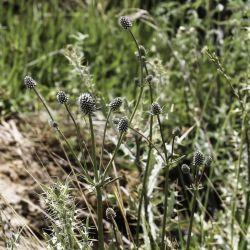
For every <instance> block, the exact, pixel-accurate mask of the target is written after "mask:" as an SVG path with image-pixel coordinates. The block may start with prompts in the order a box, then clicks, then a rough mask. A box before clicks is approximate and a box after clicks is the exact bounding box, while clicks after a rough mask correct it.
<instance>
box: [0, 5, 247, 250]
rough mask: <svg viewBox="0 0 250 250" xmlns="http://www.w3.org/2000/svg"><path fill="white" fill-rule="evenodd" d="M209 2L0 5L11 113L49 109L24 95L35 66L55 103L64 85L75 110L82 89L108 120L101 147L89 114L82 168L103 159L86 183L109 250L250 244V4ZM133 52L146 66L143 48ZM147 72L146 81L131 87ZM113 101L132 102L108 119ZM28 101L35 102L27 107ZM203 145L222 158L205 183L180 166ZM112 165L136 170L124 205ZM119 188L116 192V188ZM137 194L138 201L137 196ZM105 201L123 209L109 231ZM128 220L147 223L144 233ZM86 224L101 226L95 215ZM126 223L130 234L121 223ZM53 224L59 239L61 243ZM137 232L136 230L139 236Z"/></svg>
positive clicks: (6, 110) (202, 175) (6, 112)
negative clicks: (126, 20) (127, 19)
mask: <svg viewBox="0 0 250 250" xmlns="http://www.w3.org/2000/svg"><path fill="white" fill-rule="evenodd" d="M209 3H210V4H208V3H207V2H206V4H204V2H203V1H194V2H193V3H189V2H185V1H184V3H183V4H181V3H179V1H167V2H164V3H157V4H156V5H155V6H153V7H151V8H150V9H149V12H148V13H144V14H143V13H141V12H139V11H138V10H136V9H132V8H130V9H128V8H126V9H125V10H124V12H122V11H121V10H122V9H123V8H125V7H127V6H130V4H133V6H134V7H138V6H139V2H137V1H124V5H123V4H120V5H115V4H114V3H113V2H112V1H107V4H105V3H104V2H101V3H100V4H99V5H98V8H93V5H91V4H90V5H87V4H82V3H78V2H77V1H76V2H75V3H74V4H72V5H71V4H70V3H65V4H61V5H60V4H59V3H58V2H57V1H53V2H51V3H44V4H40V5H39V4H36V3H35V2H32V1H31V4H30V6H29V8H27V2H26V1H20V3H18V4H15V2H14V1H8V2H6V3H5V4H2V5H1V7H0V13H1V14H2V15H0V16H1V29H0V33H1V34H0V35H1V38H0V45H1V47H2V48H5V49H4V50H2V52H1V57H0V67H1V68H0V69H1V72H3V74H2V76H1V81H0V84H1V87H2V90H1V91H3V90H6V91H5V92H4V93H2V96H3V98H2V100H1V103H0V105H1V108H0V112H1V115H2V119H5V118H6V117H9V116H10V115H14V114H15V113H16V114H17V115H18V114H19V112H25V111H28V110H29V109H31V110H33V111H35V110H37V109H38V108H39V107H40V106H39V104H37V102H34V101H33V98H34V97H33V96H32V95H31V94H29V95H27V94H24V91H23V86H22V84H21V81H22V80H21V79H22V78H23V76H24V75H25V74H27V73H32V76H33V77H34V78H35V79H37V80H38V82H39V89H40V91H41V93H42V94H43V96H45V97H46V100H47V101H48V102H49V103H50V104H51V105H52V107H53V108H54V107H57V106H56V104H55V93H56V91H57V90H58V89H63V90H65V92H67V93H69V95H70V98H71V101H70V105H69V107H70V108H71V110H72V117H74V116H75V115H76V108H75V107H74V105H73V101H72V99H74V98H75V99H76V98H77V97H78V96H79V91H80V92H90V93H91V94H93V96H94V97H95V98H96V101H97V103H98V105H99V106H98V107H100V113H101V114H102V116H103V119H106V118H105V117H107V115H108V119H107V120H105V123H104V124H106V125H105V132H104V137H105V135H106V133H108V132H109V133H111V134H112V135H113V138H114V141H113V142H114V144H115V145H116V146H114V148H113V150H110V149H109V148H107V145H105V144H106V143H105V140H104V141H103V143H101V144H102V145H101V147H100V148H99V147H98V146H97V147H96V148H95V144H96V138H95V132H94V131H95V130H94V129H93V126H94V127H95V122H94V123H93V124H92V122H93V121H92V118H91V116H90V117H89V118H90V119H89V124H90V128H91V129H90V130H89V134H91V138H92V143H91V145H92V156H91V157H89V158H91V160H90V161H87V159H86V161H87V163H86V162H85V164H84V165H85V169H86V165H88V166H87V167H88V173H89V175H88V179H91V178H92V177H93V171H91V170H90V166H91V161H92V162H93V163H94V168H92V170H95V171H94V172H95V173H94V175H95V178H94V179H95V180H94V181H93V180H92V181H91V180H89V184H90V185H92V188H93V189H96V191H97V194H98V197H97V200H98V204H99V205H98V208H99V209H98V213H97V214H98V216H97V219H98V218H99V220H98V232H99V248H100V249H102V248H103V247H104V244H102V243H101V242H103V241H106V244H113V245H114V246H116V247H117V245H120V246H122V245H128V246H133V247H135V248H136V247H139V246H140V247H141V248H142V249H165V248H168V249H174V248H178V247H179V248H182V249H213V247H215V248H216V249H220V248H222V249H247V245H248V244H249V242H248V239H249V237H248V236H249V230H250V229H249V224H250V221H249V216H248V214H249V209H250V205H249V204H250V202H249V199H250V198H249V197H250V195H249V188H248V186H249V180H250V179H249V170H250V166H249V164H250V163H249V162H250V161H249V157H250V153H249V136H250V135H249V133H250V132H249V108H250V107H249V75H250V74H249V49H250V48H249V46H250V44H249V22H248V21H247V20H249V13H250V12H249V8H250V7H249V6H248V5H247V3H245V2H244V1H240V0H237V1H229V3H227V4H219V3H217V2H216V1H211V2H209ZM94 7H96V6H94ZM83 10H84V11H83ZM3 13H6V14H5V15H3ZM122 13H126V14H131V13H132V14H135V15H138V16H139V18H138V20H137V21H135V22H134V24H133V29H132V32H133V33H130V34H129V32H124V31H123V30H122V29H121V28H120V27H119V25H118V24H117V17H118V16H119V15H120V14H122ZM149 13H150V14H151V15H149ZM151 16H152V17H153V18H151ZM31 20H32V21H31ZM131 34H132V37H131ZM20 38H21V39H20ZM131 38H132V39H131ZM68 44H72V45H71V46H72V47H71V46H67V45H68ZM141 44H142V45H143V46H144V47H145V48H146V51H147V54H146V62H145V63H144V62H143V60H142V57H141V55H140V49H139V45H141ZM136 48H137V50H138V51H137V53H138V54H139V59H140V60H139V61H138V57H137V56H135V55H134V52H135V51H136ZM74 53H75V54H74ZM73 55H75V56H76V58H74V56H73ZM67 59H68V60H67ZM75 59H76V60H75ZM145 65H146V67H145ZM148 74H152V76H153V81H152V82H151V84H150V85H149V84H148V83H146V82H145V77H146V75H148ZM138 76H139V79H140V80H139V82H140V86H139V87H138V86H137V85H136V84H135V82H134V78H135V77H138ZM87 82H88V84H86V83H87ZM152 93H153V94H152ZM115 96H122V97H125V102H124V103H123V108H122V109H121V111H119V112H118V113H114V114H111V115H110V113H109V112H108V107H107V106H105V105H106V104H107V103H109V100H110V99H112V98H113V97H115ZM12 97H15V98H12ZM126 100H127V101H126ZM154 101H156V102H158V103H159V104H160V105H161V106H163V112H162V113H161V114H160V116H158V115H157V119H153V118H152V116H151V115H150V114H149V112H150V110H151V104H152V103H153V102H154ZM28 103H31V105H32V106H31V107H28V105H27V104H28ZM27 107H28V108H27ZM66 112H67V110H66V111H65V114H66ZM121 115H123V116H125V115H126V116H128V117H129V130H128V133H124V134H123V133H121V134H120V135H118V136H117V133H114V131H113V129H112V127H114V124H113V123H112V118H113V117H117V116H118V117H121ZM77 117H78V116H77ZM75 119H76V120H75V122H74V119H73V123H74V126H75V127H76V134H77V138H78V139H79V137H80V133H79V131H78V128H77V124H78V123H79V124H80V123H81V121H80V122H78V119H77V118H75ZM59 121H60V119H59ZM59 124H60V123H59ZM86 126H89V125H86ZM176 127H180V128H181V135H180V136H177V137H176V138H175V140H174V139H173V135H172V131H173V129H174V128H176ZM63 129H65V128H63ZM102 129H103V128H102ZM60 131H61V130H60ZM90 132H91V133H90ZM63 135H64V134H63ZM105 138H108V137H107V136H106V137H105ZM138 138H141V139H140V140H138ZM65 139H66V138H65ZM66 144H67V145H68V146H69V145H70V147H69V148H70V149H71V151H72V152H73V153H70V154H69V158H70V159H72V156H73V157H75V158H76V159H77V161H78V160H79V158H78V154H75V153H74V152H75V150H76V149H77V147H75V145H72V146H71V144H70V143H69V142H68V141H67V140H66ZM80 144H81V143H80ZM102 147H103V148H102ZM103 149H104V150H103ZM156 149H157V150H156ZM83 150H84V149H83ZM100 150H101V151H100ZM196 150H200V151H202V152H203V153H204V154H205V155H209V154H211V155H212V158H213V163H212V165H211V166H210V167H209V168H204V171H202V170H203V169H202V170H196V169H195V170H196V171H195V172H196V173H195V174H194V176H196V179H195V180H192V175H190V176H189V175H185V174H183V173H182V171H181V166H182V165H183V164H188V165H189V166H190V168H191V171H194V168H193V166H192V158H193V153H194V152H195V151H196ZM84 151H85V150H84ZM99 151H100V152H101V159H100V158H98V155H99ZM107 151H108V153H109V154H108V155H111V156H110V159H108V161H107V162H105V161H104V157H103V155H105V154H107ZM128 152H130V156H132V157H131V158H130V159H128V158H129V157H128V155H129V153H128ZM160 153H161V154H160ZM162 155H164V157H163V159H162ZM84 156H86V154H84ZM98 160H100V162H101V163H100V164H99V165H100V166H98V162H99V161H98ZM119 160H122V162H123V163H119V162H120V161H119ZM77 161H76V162H77ZM79 161H83V158H81V159H80V160H79ZM166 163H167V168H166V170H165V169H164V166H165V165H166ZM79 165H80V166H81V162H80V164H79ZM101 167H104V172H103V173H101V171H100V170H101ZM98 168H99V169H98ZM79 169H80V167H79ZM112 169H113V170H115V169H126V170H127V171H131V175H132V173H133V172H134V171H136V172H137V173H138V176H137V179H138V186H137V187H136V188H135V189H134V190H129V191H128V192H131V193H130V197H129V198H128V201H127V202H126V203H124V201H122V199H123V198H124V197H123V195H121V194H122V188H121V183H120V181H121V180H120V178H121V177H120V176H119V171H118V175H117V176H114V175H112V173H113V172H112V171H111V170H112ZM199 171H200V172H199ZM129 173H130V172H129ZM85 174H86V173H85ZM164 174H166V176H165V177H164ZM197 176H198V177H199V180H198V179H197V178H198V177H197ZM108 177H109V178H108ZM112 177H113V178H112ZM116 177H118V179H117V178H116ZM74 178H75V176H74ZM168 180H169V181H168ZM99 181H101V186H99V184H100V183H99ZM142 183H143V185H142V186H141V184H142ZM198 183H199V184H200V185H198ZM192 184H194V185H193V186H192ZM58 185H59V186H60V187H62V188H64V186H61V184H58ZM70 185H71V184H70ZM70 185H69V186H70ZM164 185H165V191H163V190H164ZM110 186H111V187H112V188H113V190H116V191H114V192H113V191H110V189H109V187H110ZM78 188H79V186H78ZM123 188H126V187H123ZM97 189H98V190H97ZM109 196H113V197H115V199H111V198H109ZM135 197H136V198H135ZM138 197H141V198H140V201H141V202H140V204H138V203H137V202H136V201H137V199H138ZM164 197H165V201H164ZM65 202H66V201H65ZM106 203H107V204H108V207H113V208H116V209H117V210H118V211H119V213H121V214H122V219H121V220H119V221H118V220H117V218H113V219H112V221H111V228H112V230H113V234H109V236H107V235H108V234H107V233H106V230H107V227H106V226H105V227H104V232H102V229H103V227H102V226H101V225H102V221H103V212H104V208H103V207H102V206H103V205H104V207H106ZM164 204H165V205H164ZM142 208H144V209H142ZM138 209H139V210H138ZM54 212H56V213H57V214H58V211H56V210H55V209H54ZM59 215H60V214H59ZM144 215H145V219H144ZM163 215H164V216H163ZM71 216H73V215H71ZM138 216H139V217H140V216H141V217H140V218H138ZM130 217H132V218H133V219H134V221H136V222H138V221H139V223H138V225H137V229H136V228H135V226H134V223H131V222H130V221H129V218H130ZM163 217H164V219H163ZM104 219H105V218H104ZM162 220H163V222H162ZM166 221H167V223H165V222H166ZM62 223H63V225H64V226H65V225H67V224H69V222H66V223H65V222H62ZM89 223H90V224H91V225H94V222H93V221H92V219H90V220H89V221H88V223H87V224H89ZM52 224H53V223H52ZM87 224H86V225H85V226H84V228H85V229H86V230H85V231H84V230H82V231H81V230H80V229H79V228H74V229H72V227H73V225H70V226H69V227H70V228H67V227H66V228H65V230H73V231H71V233H70V234H71V235H72V236H73V234H74V233H79V231H81V232H85V233H84V235H87V240H88V241H91V239H90V238H91V237H89V234H88V232H87V231H88V230H89V226H88V225H87ZM122 224H125V225H126V226H125V227H126V230H122V229H121V228H122V226H121V225H122ZM163 225H165V226H163ZM54 229H55V231H53V233H52V235H53V236H55V237H57V238H58V239H60V237H61V236H60V235H58V234H57V233H58V231H57V229H56V227H55V228H54ZM100 229H101V230H100ZM133 230H135V231H137V234H136V235H133V233H131V231H133ZM90 231H91V230H90ZM103 234H104V236H106V237H107V238H106V237H103ZM56 235H57V236H56ZM110 235H111V236H110ZM112 235H114V237H113V238H112ZM47 237H48V239H49V238H50V237H51V235H47ZM93 237H96V238H97V235H94V234H93ZM117 237H118V238H117ZM79 239H83V236H79V235H78V236H77V237H73V238H70V239H69V241H67V242H66V243H65V242H63V243H60V244H64V245H65V246H66V245H67V244H70V246H71V248H72V247H73V248H74V249H78V246H79V244H82V242H78V240H79ZM93 242H94V241H93ZM121 242H122V243H121ZM150 243H151V244H150ZM58 244H59V243H58ZM73 244H75V245H74V246H73ZM77 244H78V245H77ZM94 244H95V242H94ZM177 245H178V246H177ZM117 248H118V247H117ZM55 249H56V248H55Z"/></svg>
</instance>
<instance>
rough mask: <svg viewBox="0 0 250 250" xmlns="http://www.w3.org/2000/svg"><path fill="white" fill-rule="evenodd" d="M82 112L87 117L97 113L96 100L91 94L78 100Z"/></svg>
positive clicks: (85, 94)
mask: <svg viewBox="0 0 250 250" xmlns="http://www.w3.org/2000/svg"><path fill="white" fill-rule="evenodd" d="M78 104H79V107H80V110H81V111H82V112H83V113H84V114H85V115H91V114H92V113H93V112H95V111H96V103H95V99H94V98H93V97H92V96H91V95H90V94H89V93H83V94H81V95H80V96H79V98H78Z"/></svg>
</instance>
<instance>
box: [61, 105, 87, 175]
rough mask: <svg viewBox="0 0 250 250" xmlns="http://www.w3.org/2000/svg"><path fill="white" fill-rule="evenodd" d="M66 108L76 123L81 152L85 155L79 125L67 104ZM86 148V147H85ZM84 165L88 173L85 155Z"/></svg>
mask: <svg viewBox="0 0 250 250" xmlns="http://www.w3.org/2000/svg"><path fill="white" fill-rule="evenodd" d="M64 106H65V108H66V110H67V112H68V114H69V116H70V118H71V120H72V121H73V123H74V126H75V129H76V133H77V141H78V146H79V149H80V151H81V152H82V154H83V146H82V144H83V143H82V142H81V133H80V129H79V126H78V124H77V122H76V120H75V118H74V116H73V114H72V113H71V111H70V110H69V107H68V105H67V103H65V104H64ZM85 147H86V146H85ZM83 165H84V167H85V169H86V171H87V163H86V160H85V157H84V155H83Z"/></svg>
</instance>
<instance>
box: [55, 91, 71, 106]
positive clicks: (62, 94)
mask: <svg viewBox="0 0 250 250" xmlns="http://www.w3.org/2000/svg"><path fill="white" fill-rule="evenodd" d="M56 99H57V101H58V102H60V103H61V104H64V103H67V102H68V100H69V98H68V96H67V95H66V94H65V92H63V91H58V92H57V94H56Z"/></svg>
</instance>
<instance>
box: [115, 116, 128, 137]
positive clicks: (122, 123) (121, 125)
mask: <svg viewBox="0 0 250 250" xmlns="http://www.w3.org/2000/svg"><path fill="white" fill-rule="evenodd" d="M117 130H118V131H119V132H120V133H125V132H127V131H128V117H127V116H124V117H122V118H121V119H120V120H119V122H118V125H117Z"/></svg>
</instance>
